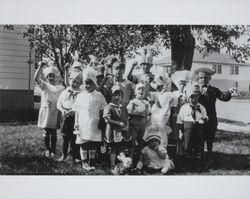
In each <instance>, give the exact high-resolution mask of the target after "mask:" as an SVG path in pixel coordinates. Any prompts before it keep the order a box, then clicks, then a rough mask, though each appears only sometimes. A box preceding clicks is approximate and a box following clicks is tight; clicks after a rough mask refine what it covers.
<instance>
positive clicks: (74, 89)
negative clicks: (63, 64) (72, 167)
mask: <svg viewBox="0 0 250 199" xmlns="http://www.w3.org/2000/svg"><path fill="white" fill-rule="evenodd" d="M82 80H83V77H82V72H74V71H72V72H71V73H70V77H69V86H68V87H67V88H66V89H65V90H64V91H63V92H62V93H61V95H60V96H59V99H58V101H57V109H58V110H59V111H60V112H61V113H62V116H63V126H62V130H61V132H62V137H63V142H62V156H61V157H60V158H59V160H58V161H64V160H65V159H66V158H67V156H68V146H69V144H70V149H71V150H70V153H71V156H72V157H73V160H74V161H75V162H77V161H78V160H79V159H80V148H79V146H78V145H76V143H75V141H76V135H74V134H73V131H74V124H75V112H74V111H72V106H73V104H74V102H75V101H76V98H77V96H78V95H79V94H80V93H81V91H82V90H81V89H80V86H81V85H82Z"/></svg>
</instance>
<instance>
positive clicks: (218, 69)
mask: <svg viewBox="0 0 250 199" xmlns="http://www.w3.org/2000/svg"><path fill="white" fill-rule="evenodd" d="M217 67H218V68H217V73H218V74H221V65H218V66H217Z"/></svg>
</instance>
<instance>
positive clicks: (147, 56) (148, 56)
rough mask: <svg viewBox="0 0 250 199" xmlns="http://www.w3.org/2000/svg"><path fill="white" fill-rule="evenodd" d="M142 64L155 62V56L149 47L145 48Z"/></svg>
mask: <svg viewBox="0 0 250 199" xmlns="http://www.w3.org/2000/svg"><path fill="white" fill-rule="evenodd" d="M141 64H153V56H152V53H151V51H150V50H149V49H147V48H145V49H144V50H143V52H142V56H141Z"/></svg>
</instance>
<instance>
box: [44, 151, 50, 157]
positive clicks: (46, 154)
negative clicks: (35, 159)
mask: <svg viewBox="0 0 250 199" xmlns="http://www.w3.org/2000/svg"><path fill="white" fill-rule="evenodd" d="M45 157H47V158H48V157H50V152H49V150H46V151H45Z"/></svg>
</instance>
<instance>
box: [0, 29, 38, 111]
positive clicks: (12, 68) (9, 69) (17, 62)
mask: <svg viewBox="0 0 250 199" xmlns="http://www.w3.org/2000/svg"><path fill="white" fill-rule="evenodd" d="M14 29H15V31H8V30H5V29H4V25H0V110H2V109H4V110H18V109H20V110H21V109H33V96H34V94H33V93H34V81H33V76H34V71H35V67H34V64H31V67H30V68H29V64H28V61H29V59H30V47H29V45H30V43H29V41H28V40H27V39H26V38H23V37H22V35H21V34H17V32H16V31H19V32H20V31H24V30H25V27H24V26H21V25H18V26H14ZM31 55H32V57H34V52H31ZM29 89H30V90H29Z"/></svg>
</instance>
